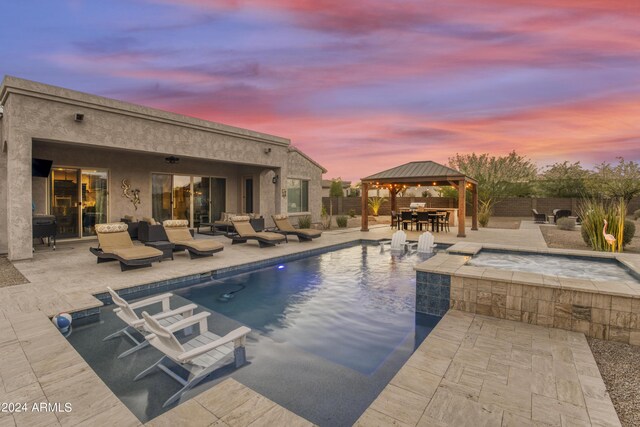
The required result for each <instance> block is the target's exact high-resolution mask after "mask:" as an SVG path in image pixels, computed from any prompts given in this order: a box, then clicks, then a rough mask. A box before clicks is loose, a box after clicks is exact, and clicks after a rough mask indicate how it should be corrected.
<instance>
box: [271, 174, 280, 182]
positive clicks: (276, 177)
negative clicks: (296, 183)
mask: <svg viewBox="0 0 640 427" xmlns="http://www.w3.org/2000/svg"><path fill="white" fill-rule="evenodd" d="M279 179H280V177H279V176H278V175H276V176H274V177H273V178H271V182H273V183H274V184H277V183H278V180H279Z"/></svg>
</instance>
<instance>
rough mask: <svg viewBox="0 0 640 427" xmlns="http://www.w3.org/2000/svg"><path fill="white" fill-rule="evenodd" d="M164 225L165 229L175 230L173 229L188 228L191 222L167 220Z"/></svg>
mask: <svg viewBox="0 0 640 427" xmlns="http://www.w3.org/2000/svg"><path fill="white" fill-rule="evenodd" d="M162 225H163V226H164V228H173V227H188V226H189V221H187V220H186V219H167V220H165V221H164V222H163V223H162Z"/></svg>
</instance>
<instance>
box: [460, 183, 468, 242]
mask: <svg viewBox="0 0 640 427" xmlns="http://www.w3.org/2000/svg"><path fill="white" fill-rule="evenodd" d="M466 193H467V188H466V181H465V180H464V179H461V180H460V181H459V182H458V237H467V236H466V234H465V233H464V226H465V224H464V221H465V217H466V212H465V208H466V205H467V201H466Z"/></svg>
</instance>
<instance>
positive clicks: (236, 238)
mask: <svg viewBox="0 0 640 427" xmlns="http://www.w3.org/2000/svg"><path fill="white" fill-rule="evenodd" d="M236 222H238V221H236ZM242 222H245V221H242ZM246 222H247V223H248V224H249V225H250V226H251V222H250V221H246ZM231 223H232V224H233V221H231ZM234 228H235V224H234ZM251 228H252V229H253V226H251ZM256 233H265V232H264V231H260V232H256ZM270 233H276V234H280V235H282V240H269V239H265V238H262V237H260V236H258V235H246V236H242V235H240V234H239V233H238V232H237V231H235V232H233V233H226V234H225V236H226V237H228V238H229V239H231V244H232V245H236V244H238V243H247V241H248V240H257V241H258V244H259V245H260V247H261V248H266V247H269V246H275V245H277V244H280V243H282V242H285V243H289V239H287V236H286V235H285V234H283V233H282V232H279V231H270Z"/></svg>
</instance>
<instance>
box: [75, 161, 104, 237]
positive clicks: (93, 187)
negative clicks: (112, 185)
mask: <svg viewBox="0 0 640 427" xmlns="http://www.w3.org/2000/svg"><path fill="white" fill-rule="evenodd" d="M80 181H81V182H82V194H81V195H82V236H95V235H96V224H102V223H105V222H107V197H108V193H107V183H108V181H109V176H108V174H107V171H99V170H87V169H82V172H81V179H80Z"/></svg>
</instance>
